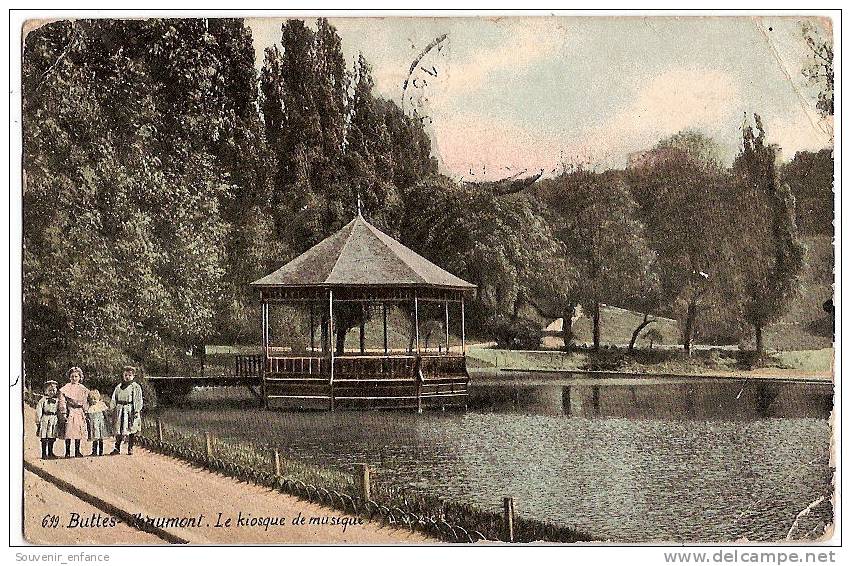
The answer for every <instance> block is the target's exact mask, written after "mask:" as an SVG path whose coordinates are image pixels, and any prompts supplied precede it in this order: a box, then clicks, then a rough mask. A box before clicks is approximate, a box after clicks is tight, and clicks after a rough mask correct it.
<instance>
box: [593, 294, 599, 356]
mask: <svg viewBox="0 0 851 566" xmlns="http://www.w3.org/2000/svg"><path fill="white" fill-rule="evenodd" d="M594 351H595V352H599V351H600V303H599V301H594Z"/></svg>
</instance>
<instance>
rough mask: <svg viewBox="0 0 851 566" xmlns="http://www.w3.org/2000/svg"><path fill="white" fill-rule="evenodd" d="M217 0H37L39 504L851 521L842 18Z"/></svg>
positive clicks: (176, 536)
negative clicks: (181, 4) (139, 10)
mask: <svg viewBox="0 0 851 566" xmlns="http://www.w3.org/2000/svg"><path fill="white" fill-rule="evenodd" d="M205 16H206V15H205V14H203V13H198V14H195V15H187V16H185V17H171V16H169V14H168V13H163V14H160V15H147V14H146V15H144V16H138V17H137V16H134V15H132V14H131V15H129V16H128V15H120V16H118V15H110V13H109V12H105V13H98V14H97V15H96V16H92V15H83V16H80V17H64V16H63V17H53V16H52V15H51V14H49V13H47V12H45V13H43V14H41V15H38V17H28V18H26V19H25V21H23V23H22V29H21V44H20V45H21V56H20V69H19V75H18V76H19V78H20V84H19V85H14V84H13V85H12V88H13V89H15V88H18V89H19V92H20V102H21V119H22V122H21V129H20V143H21V146H20V147H21V151H22V154H21V155H19V156H17V157H15V156H13V161H16V160H18V159H20V160H21V163H22V169H21V179H20V182H21V188H20V192H19V193H16V192H15V189H14V187H13V192H12V194H13V197H12V198H13V199H15V198H20V199H21V200H22V212H23V225H22V230H21V241H20V242H18V244H20V246H21V250H22V251H21V255H20V256H19V257H20V267H21V269H22V282H21V285H22V287H21V297H22V305H23V306H22V340H21V343H20V344H19V346H20V350H21V352H22V368H21V372H22V373H21V374H20V381H19V382H18V383H17V384H16V385H15V387H14V388H13V390H12V391H13V392H14V391H18V392H20V393H21V396H20V397H16V396H14V395H13V403H15V405H14V406H13V410H12V418H13V419H15V418H18V417H20V418H21V419H22V421H23V432H22V437H23V444H22V450H21V453H20V454H18V453H15V454H13V466H17V465H18V464H16V463H15V462H18V463H20V464H22V468H23V472H22V478H21V479H22V481H21V485H18V486H15V485H13V498H15V499H18V500H21V499H22V505H23V510H22V513H21V516H22V519H21V520H22V524H21V528H20V531H21V532H20V533H16V534H15V536H17V537H18V538H20V539H22V540H23V542H24V543H26V544H31V545H48V546H58V545H94V546H99V545H135V546H150V545H169V544H170V545H175V544H191V545H233V544H240V545H247V544H259V545H282V544H300V545H312V544H317V545H319V544H322V545H326V544H331V545H352V544H372V545H448V544H453V545H474V544H478V545H489V544H491V545H492V544H510V543H515V544H531V543H539V544H560V545H570V546H572V547H577V546H582V545H588V544H592V545H594V546H595V547H600V546H603V547H605V546H608V545H614V544H621V545H622V544H657V545H681V544H699V543H714V544H728V543H737V544H739V545H741V546H740V547H739V546H737V548H740V550H738V551H737V552H739V553H740V554H739V557H740V558H741V556H742V554H741V553H745V552H748V550H747V549H748V548H750V547H749V546H748V544H752V543H772V544H773V543H795V544H797V545H812V544H816V543H818V544H828V545H829V544H839V534H838V532H837V525H838V521H839V517H838V509H839V501H838V500H837V492H836V489H837V485H838V476H836V472H837V468H838V464H839V461H838V459H839V447H838V446H837V445H835V434H834V430H835V428H836V427H838V426H839V423H838V420H837V408H838V407H837V405H838V402H839V395H838V390H837V389H835V386H836V385H837V380H836V377H837V376H836V375H835V370H836V367H835V364H834V360H835V357H836V348H835V344H834V341H835V340H834V333H835V326H836V325H835V321H834V316H835V314H834V303H835V302H836V301H837V299H836V297H835V291H836V289H835V287H834V280H835V275H834V259H835V257H837V256H836V252H835V249H836V248H835V246H836V245H838V241H837V240H836V239H835V235H836V234H837V233H838V232H837V230H838V216H836V215H835V210H834V202H835V191H837V190H838V184H837V183H835V181H834V170H835V165H834V162H835V157H836V156H835V155H834V138H835V135H836V134H837V133H838V131H839V129H838V128H836V133H835V130H834V115H835V114H834V104H835V103H837V104H838V99H837V100H835V99H834V78H835V75H834V72H835V71H834V66H833V60H834V59H833V57H834V46H835V44H834V41H835V40H836V41H837V42H838V37H839V35H838V32H837V28H838V25H839V19H838V18H839V15H838V13H836V14H831V13H827V14H809V15H795V14H794V13H788V12H787V13H783V14H778V15H773V14H770V13H762V14H757V15H744V14H742V15H735V14H733V15H730V14H727V15H711V14H710V15H705V14H704V15H690V14H683V15H677V16H673V15H654V14H649V15H648V14H630V13H612V14H608V15H605V14H603V15H601V14H594V15H583V14H581V13H580V14H565V15H559V14H555V15H553V14H547V13H540V14H524V15H512V14H499V15H496V14H488V13H480V14H477V15H476V14H464V15H463V16H458V15H454V14H452V13H447V14H443V15H434V14H426V15H424V14H417V13H408V14H406V15H405V16H404V17H403V16H400V15H382V14H374V13H370V14H357V13H355V14H352V13H346V14H336V13H330V14H324V13H315V14H310V13H298V14H296V15H292V16H289V17H286V16H274V17H271V16H268V15H266V14H259V13H257V14H252V13H251V12H248V13H237V12H234V13H233V14H232V16H231V17H222V14H217V17H205ZM225 16H227V14H225ZM836 46H837V47H838V43H837V44H836ZM12 245H13V246H15V245H16V244H15V242H14V241H13V242H12ZM14 271H15V266H14V265H13V272H14ZM13 349H14V346H13ZM15 376H16V374H15V373H14V372H13V374H12V376H11V378H10V383H12V382H14V381H15ZM18 458H22V462H21V461H19V460H18ZM16 490H18V491H16ZM13 538H14V537H13ZM784 548H787V547H784ZM680 550H682V549H680ZM787 550H788V548H787ZM784 552H785V551H784ZM685 555H686V553H684V554H683V556H685ZM22 556H23V558H22V559H21V560H24V561H26V560H28V559H27V558H26V553H24V554H22ZM722 558H723V557H722ZM677 560H679V561H689V560H691V558H690V557H688V556H685V557H679V558H677ZM677 560H673V559H672V561H674V562H676V561H677ZM742 560H744V558H743V559H742ZM694 561H698V560H697V558H695V559H694ZM800 561H801V562H803V561H805V560H804V551H803V550H802V551H801V553H800ZM813 561H817V560H816V559H815V558H814V559H813Z"/></svg>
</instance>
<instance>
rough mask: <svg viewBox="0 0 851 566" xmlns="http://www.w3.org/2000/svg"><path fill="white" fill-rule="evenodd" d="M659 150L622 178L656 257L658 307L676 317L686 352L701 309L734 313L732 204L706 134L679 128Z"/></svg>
mask: <svg viewBox="0 0 851 566" xmlns="http://www.w3.org/2000/svg"><path fill="white" fill-rule="evenodd" d="M657 147H658V148H662V149H665V151H663V152H660V153H659V155H658V156H657V158H656V159H653V160H651V161H650V162H649V163H647V164H644V165H641V166H638V167H633V168H631V169H629V170H628V171H627V180H628V182H629V184H630V187H631V189H632V193H633V195H635V198H636V200H637V202H638V203H639V207H640V214H641V218H642V220H643V222H644V224H645V226H646V227H647V234H648V238H649V240H650V246H651V247H652V249H653V250H654V251H655V252H656V254H657V257H658V260H659V268H660V276H661V288H660V304H659V305H658V306H659V308H660V310H661V313H662V314H668V315H671V316H673V317H675V318H677V319H678V320H679V322H680V327H681V329H682V345H683V348H684V349H685V350H686V352H690V351H691V347H692V342H693V340H694V338H695V337H696V335H697V334H698V329H699V323H700V319H701V315H702V314H706V313H708V312H711V313H712V317H711V318H712V320H713V321H715V322H716V324H715V325H713V326H717V321H718V320H719V318H723V317H727V318H735V315H734V314H731V313H732V312H735V305H734V304H733V303H731V302H730V301H729V298H728V297H729V296H730V295H731V294H733V295H734V294H735V293H732V291H733V279H731V273H730V270H729V267H730V265H731V263H732V259H731V258H732V254H733V252H732V249H733V248H732V246H733V242H732V240H731V237H732V235H733V233H734V231H733V230H732V228H733V225H734V224H733V223H734V218H735V211H734V210H733V209H732V207H731V206H730V204H731V199H732V197H731V195H730V192H731V182H730V179H729V176H728V174H727V173H726V172H724V171H723V170H722V169H721V168H720V163H719V160H718V159H717V155H718V152H717V150H715V149H714V148H715V144H714V142H713V141H712V140H710V139H709V138H707V137H706V136H704V135H703V134H701V133H699V132H695V131H685V132H681V133H679V134H676V135H674V136H672V137H670V138H666V139H665V140H662V141H661V142H660V143H659V145H658V146H657Z"/></svg>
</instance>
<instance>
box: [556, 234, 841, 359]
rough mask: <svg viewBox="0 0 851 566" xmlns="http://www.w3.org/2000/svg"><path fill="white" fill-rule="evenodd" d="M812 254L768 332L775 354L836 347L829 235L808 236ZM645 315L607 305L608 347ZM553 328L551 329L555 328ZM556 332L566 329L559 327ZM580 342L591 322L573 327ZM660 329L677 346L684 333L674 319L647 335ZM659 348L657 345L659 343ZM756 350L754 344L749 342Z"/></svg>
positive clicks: (587, 339) (588, 335) (588, 336)
mask: <svg viewBox="0 0 851 566" xmlns="http://www.w3.org/2000/svg"><path fill="white" fill-rule="evenodd" d="M804 243H805V244H806V246H807V251H806V254H805V256H804V271H803V273H802V275H801V286H800V291H799V293H798V294H797V295H796V297H795V298H794V299H793V300H792V302H791V303H790V304H789V308H788V310H787V311H786V313H785V314H784V315H783V317H782V318H781V319H780V320H779V321H778V322H777V323H775V324H773V325H771V326H770V327H769V328H767V329H766V331H765V345H766V348H769V349H773V350H818V349H821V348H830V347H831V346H832V345H833V337H832V326H831V325H832V319H831V318H830V317H829V316H828V315H827V313H826V312H825V311H824V309H823V308H822V305H823V304H824V302H825V301H826V300H828V299H829V298H831V297H832V296H833V287H832V285H833V265H834V261H833V259H834V258H833V243H832V239H831V237H830V236H808V237H805V238H804ZM642 316H643V315H641V314H638V313H636V312H633V311H629V310H626V309H621V308H617V307H610V306H606V307H603V309H602V323H601V332H602V338H603V343H604V344H619V345H623V344H628V343H629V340H630V337H631V336H632V332H633V330H634V329H635V328H636V327H637V326H638V325H639V324H640V323H641V320H642ZM551 328H552V327H551ZM555 328H557V329H561V324H560V322H559V323H558V324H556V325H555ZM573 328H574V333H575V334H576V342H577V343H578V344H583V343H585V344H590V343H591V342H592V327H591V319H590V318H588V317H585V316H580V317H579V318H578V319H576V320H575V321H574V323H573ZM651 328H656V329H657V330H659V331H660V332H661V333H662V336H663V340H662V343H663V344H665V345H672V344H678V343H679V341H680V328H679V324H678V323H677V321H675V320H671V319H665V318H663V319H659V321H658V322H656V323H655V324H653V325H650V326H648V327H647V328H646V329H645V330H644V331H642V336H643V335H644V332H646V331H647V330H649V329H651ZM657 343H658V342H657ZM545 345H546V346H547V347H553V348H555V347H559V346H561V339H559V338H555V337H549V338H546V339H545ZM646 345H647V341H646V340H645V339H643V338H641V339H639V341H638V346H639V347H645V346H646ZM744 345H745V346H746V347H753V342H752V340H746V341H745V342H744Z"/></svg>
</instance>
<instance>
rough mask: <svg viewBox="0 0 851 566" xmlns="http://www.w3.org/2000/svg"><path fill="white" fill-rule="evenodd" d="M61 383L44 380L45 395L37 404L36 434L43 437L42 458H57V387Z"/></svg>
mask: <svg viewBox="0 0 851 566" xmlns="http://www.w3.org/2000/svg"><path fill="white" fill-rule="evenodd" d="M58 385H59V384H58V383H57V382H55V381H53V380H52V379H51V380H48V381H45V382H44V397H42V398H41V399H39V400H38V404H37V405H36V406H35V419H36V425H37V429H36V434H37V435H38V437H39V438H40V439H41V459H42V460H52V459H53V458H56V455H54V454H53V444H54V443H55V442H56V437H57V436H59V417H58V416H57V413H58V411H57V405H58V403H59V399H58V398H57V394H58V392H59V390H58V389H57V388H56V387H57V386H58Z"/></svg>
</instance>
